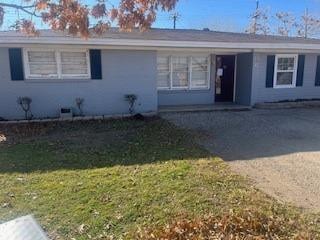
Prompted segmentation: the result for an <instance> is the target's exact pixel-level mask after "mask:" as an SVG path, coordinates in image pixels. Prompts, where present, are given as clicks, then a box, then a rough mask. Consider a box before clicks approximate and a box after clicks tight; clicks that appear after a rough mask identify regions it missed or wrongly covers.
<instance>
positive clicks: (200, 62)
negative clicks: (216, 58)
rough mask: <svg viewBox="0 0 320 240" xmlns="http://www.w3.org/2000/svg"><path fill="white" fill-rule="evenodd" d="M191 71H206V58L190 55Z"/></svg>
mask: <svg viewBox="0 0 320 240" xmlns="http://www.w3.org/2000/svg"><path fill="white" fill-rule="evenodd" d="M192 71H208V58H207V57H192Z"/></svg>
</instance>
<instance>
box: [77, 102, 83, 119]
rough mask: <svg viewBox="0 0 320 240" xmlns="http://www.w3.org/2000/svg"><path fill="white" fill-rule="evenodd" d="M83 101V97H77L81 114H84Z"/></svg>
mask: <svg viewBox="0 0 320 240" xmlns="http://www.w3.org/2000/svg"><path fill="white" fill-rule="evenodd" d="M83 103H84V99H83V98H76V105H77V108H78V111H79V115H80V116H83Z"/></svg>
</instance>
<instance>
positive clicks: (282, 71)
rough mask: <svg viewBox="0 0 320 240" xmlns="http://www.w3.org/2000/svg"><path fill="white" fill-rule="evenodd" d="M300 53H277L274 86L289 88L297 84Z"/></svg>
mask: <svg viewBox="0 0 320 240" xmlns="http://www.w3.org/2000/svg"><path fill="white" fill-rule="evenodd" d="M297 62H298V55H291V54H290V55H282V54H279V55H276V60H275V71H274V74H275V75H274V83H273V85H274V87H275V88H289V87H295V86H296V78H297Z"/></svg>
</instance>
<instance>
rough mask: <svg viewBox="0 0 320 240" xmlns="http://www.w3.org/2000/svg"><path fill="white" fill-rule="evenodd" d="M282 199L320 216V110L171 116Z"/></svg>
mask: <svg viewBox="0 0 320 240" xmlns="http://www.w3.org/2000/svg"><path fill="white" fill-rule="evenodd" d="M162 116H163V117H164V118H166V119H168V120H170V121H172V122H174V123H175V124H177V125H178V126H181V127H184V128H188V129H191V130H193V131H194V132H195V134H196V135H197V136H198V137H199V138H198V139H199V141H200V143H201V144H202V145H203V146H205V147H206V148H207V149H209V150H210V151H211V152H212V153H213V154H215V155H218V156H220V157H221V158H223V159H224V160H225V161H227V162H228V164H230V166H231V167H232V168H233V169H234V170H235V171H237V172H239V173H240V174H243V175H247V176H249V177H250V178H251V179H253V180H254V181H255V183H256V186H257V187H258V188H261V189H262V190H263V191H265V192H266V193H268V194H270V195H272V196H274V197H276V198H278V199H279V200H282V201H285V202H290V203H293V204H295V205H297V206H300V207H304V208H308V209H312V210H313V211H317V212H318V211H319V212H320V109H319V108H314V109H278V110H252V111H242V112H197V113H167V114H162Z"/></svg>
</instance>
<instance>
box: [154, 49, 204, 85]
mask: <svg viewBox="0 0 320 240" xmlns="http://www.w3.org/2000/svg"><path fill="white" fill-rule="evenodd" d="M157 61H158V64H157V68H158V78H157V79H158V89H160V90H161V89H168V90H169V89H171V90H179V89H180V90H183V89H209V78H210V76H209V74H210V71H209V57H208V56H203V55H199V56H196V55H195V56H184V55H174V56H167V55H159V56H158V60H157Z"/></svg>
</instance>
